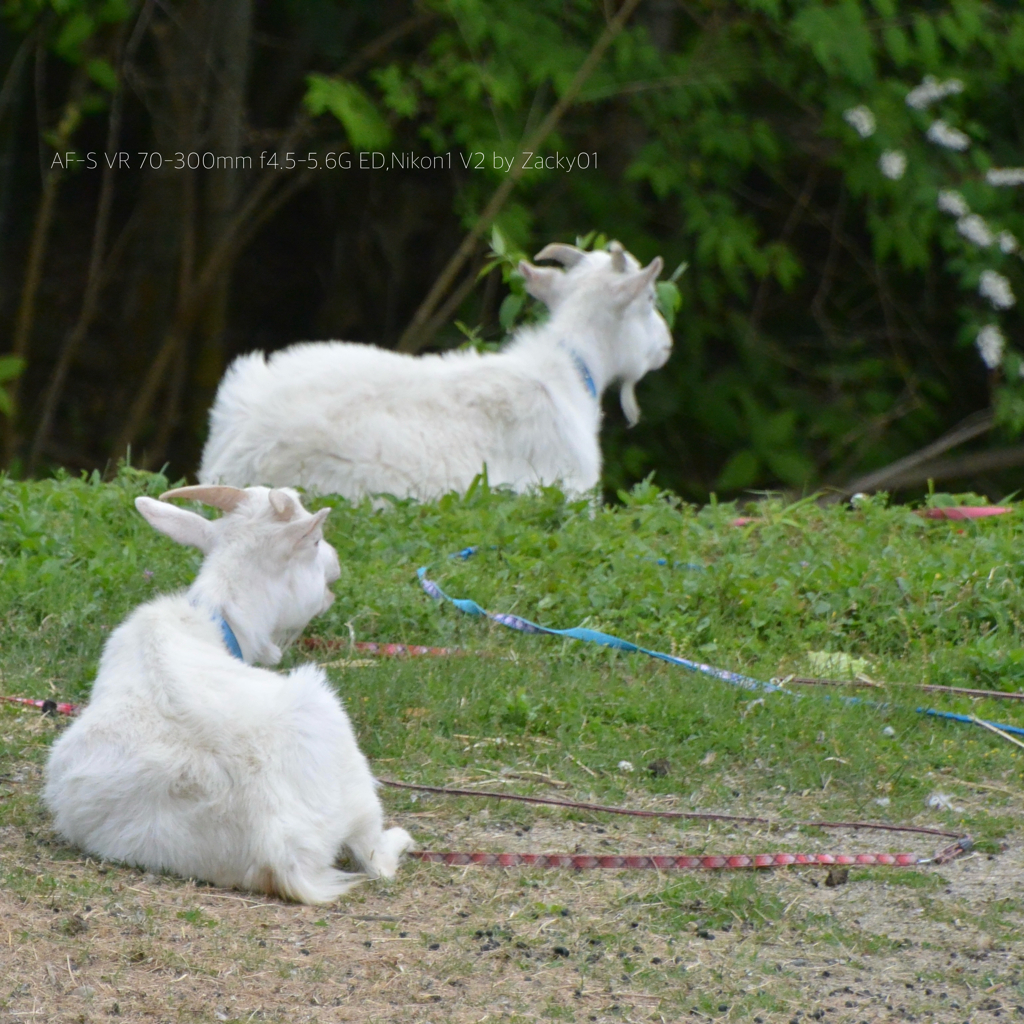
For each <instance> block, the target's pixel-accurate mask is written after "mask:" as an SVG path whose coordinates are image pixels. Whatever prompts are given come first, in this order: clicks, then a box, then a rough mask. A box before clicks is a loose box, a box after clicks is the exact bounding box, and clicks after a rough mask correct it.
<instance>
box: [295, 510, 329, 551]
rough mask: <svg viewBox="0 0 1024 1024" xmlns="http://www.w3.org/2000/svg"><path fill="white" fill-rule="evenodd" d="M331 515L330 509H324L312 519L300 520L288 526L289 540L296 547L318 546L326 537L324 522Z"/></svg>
mask: <svg viewBox="0 0 1024 1024" xmlns="http://www.w3.org/2000/svg"><path fill="white" fill-rule="evenodd" d="M330 514H331V510H330V509H329V508H322V509H320V511H319V512H315V513H314V514H313V518H312V519H300V520H298V521H297V522H294V523H290V524H289V525H288V538H289V540H291V542H292V543H293V544H294V545H295V547H297V548H298V547H302V546H304V545H312V544H316V542H317V541H318V540H320V539H321V537H323V535H324V530H323V527H324V520H325V519H326V518H327V517H328V516H329V515H330Z"/></svg>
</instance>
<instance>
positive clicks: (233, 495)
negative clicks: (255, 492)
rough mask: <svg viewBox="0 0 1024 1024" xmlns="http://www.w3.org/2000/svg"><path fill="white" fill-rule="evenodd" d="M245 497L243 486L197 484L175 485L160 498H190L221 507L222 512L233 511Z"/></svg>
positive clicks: (166, 499) (164, 499) (162, 499)
mask: <svg viewBox="0 0 1024 1024" xmlns="http://www.w3.org/2000/svg"><path fill="white" fill-rule="evenodd" d="M244 497H245V491H244V490H242V488H241V487H228V486H226V485H224V484H195V485H194V486H192V487H175V488H174V489H173V490H170V491H164V493H163V494H161V495H160V500H161V501H168V500H169V499H170V498H190V499H191V500H192V501H201V502H202V503H203V504H204V505H212V506H213V507H214V508H219V509H220V510H221V511H222V512H231V511H232V510H233V509H236V508H237V507H238V505H239V503H240V502H241V501H242V499H243V498H244Z"/></svg>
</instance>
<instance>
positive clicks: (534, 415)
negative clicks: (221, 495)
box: [200, 342, 600, 499]
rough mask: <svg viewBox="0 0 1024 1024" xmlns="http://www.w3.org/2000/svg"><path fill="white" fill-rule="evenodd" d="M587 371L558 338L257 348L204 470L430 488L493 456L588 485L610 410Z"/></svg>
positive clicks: (525, 472) (214, 475) (236, 480)
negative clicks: (441, 349) (587, 385)
mask: <svg viewBox="0 0 1024 1024" xmlns="http://www.w3.org/2000/svg"><path fill="white" fill-rule="evenodd" d="M573 372H574V371H573V369H572V367H571V365H570V364H569V363H568V361H567V357H566V356H565V353H564V352H560V351H558V350H556V349H554V347H553V346H548V347H547V348H539V347H534V348H532V349H531V348H530V346H529V345H520V346H513V347H511V348H510V349H506V350H505V351H503V352H501V353H496V354H488V355H478V354H477V353H476V352H458V353H449V354H445V355H442V356H438V355H426V356H415V357H414V356H408V355H404V354H400V353H396V352H390V351H387V350H384V349H379V348H375V347H373V346H370V345H360V344H353V343H347V342H321V343H307V344H301V345H295V346H292V347H291V348H288V349H285V350H283V351H281V352H278V353H275V354H274V355H272V356H271V357H270V359H269V360H268V359H266V358H265V357H264V356H263V355H262V354H260V353H254V354H252V355H248V356H243V357H241V358H240V359H238V360H236V362H235V363H234V364H233V365H232V367H231V368H230V369H229V371H228V373H227V375H226V376H225V378H224V380H223V382H222V384H221V387H220V390H219V391H218V394H217V398H216V401H215V403H214V407H213V410H212V411H211V418H210V440H209V442H208V444H207V447H206V450H205V452H204V455H203V462H202V467H201V469H200V479H201V480H203V481H205V482H219V483H230V484H235V485H237V486H242V485H244V484H248V483H254V482H259V483H266V484H269V485H271V486H284V485H288V484H290V485H296V484H297V485H300V486H303V487H306V488H308V489H311V490H315V491H319V492H321V493H327V492H333V493H339V494H342V495H344V496H346V497H349V498H353V499H358V498H360V497H362V496H364V495H366V494H378V493H389V494H395V495H399V496H407V495H411V496H414V497H419V498H423V499H428V498H433V497H436V496H438V495H440V494H442V493H445V492H447V491H449V490H465V488H466V487H468V485H469V483H470V482H471V481H472V479H473V477H474V476H475V475H476V474H477V473H479V472H480V470H481V468H482V467H483V466H484V465H485V464H486V466H487V470H488V474H489V477H490V479H491V481H492V482H493V483H495V484H502V483H504V484H511V485H512V486H513V487H515V488H517V489H523V488H525V487H526V486H528V485H529V484H531V483H538V482H541V483H554V482H556V481H558V480H561V481H562V482H563V484H564V485H566V486H567V487H568V488H569V489H572V490H584V489H586V488H588V487H590V486H592V485H593V483H594V482H596V479H597V475H598V473H599V468H600V455H599V451H598V448H597V441H596V432H597V428H598V425H599V418H600V410H599V409H598V408H597V406H596V403H593V402H592V401H590V400H588V398H587V396H586V395H585V394H584V393H583V392H582V389H581V387H580V385H579V383H578V381H577V380H576V379H575V378H574V377H573ZM576 392H578V394H576Z"/></svg>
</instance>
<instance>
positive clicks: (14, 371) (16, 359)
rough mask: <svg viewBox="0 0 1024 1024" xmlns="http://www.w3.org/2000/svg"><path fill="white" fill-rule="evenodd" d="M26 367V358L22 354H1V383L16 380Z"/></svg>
mask: <svg viewBox="0 0 1024 1024" xmlns="http://www.w3.org/2000/svg"><path fill="white" fill-rule="evenodd" d="M24 369H25V360H24V359H22V358H21V357H20V356H0V384H2V383H3V382H4V381H5V380H14V378H15V377H17V376H18V375H19V374H20V373H21V372H22V370H24Z"/></svg>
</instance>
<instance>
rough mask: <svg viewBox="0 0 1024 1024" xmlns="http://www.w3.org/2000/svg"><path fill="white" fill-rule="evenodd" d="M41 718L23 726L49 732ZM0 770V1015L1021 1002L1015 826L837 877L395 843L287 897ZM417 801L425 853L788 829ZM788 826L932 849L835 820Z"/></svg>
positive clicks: (923, 1016)
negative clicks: (77, 830)
mask: <svg viewBox="0 0 1024 1024" xmlns="http://www.w3.org/2000/svg"><path fill="white" fill-rule="evenodd" d="M21 720H22V719H21V718H20V717H19V719H18V721H19V722H20V721H21ZM26 721H28V720H27V719H26ZM35 721H37V720H32V721H28V724H26V725H25V726H24V728H26V729H28V730H32V731H35V730H37V729H39V728H44V726H41V725H36V724H33V723H34V722H35ZM9 725H10V727H11V728H14V727H16V726H15V725H13V724H11V723H9V722H5V729H6V728H8V726H9ZM2 774H3V776H4V780H5V781H3V782H2V783H0V799H6V800H12V801H13V800H23V799H27V803H26V805H25V806H26V807H27V808H28V810H27V811H26V812H25V813H24V814H22V815H21V816H20V819H19V823H18V824H9V825H7V826H5V827H4V828H2V829H0V869H2V877H3V878H4V879H5V880H6V881H5V884H4V886H3V887H2V888H0V1024H15V1022H19V1024H20V1022H25V1021H41V1022H51V1021H52V1022H61V1024H63V1022H77V1024H85V1022H99V1021H106V1020H113V1019H120V1020H125V1021H147V1022H149V1021H157V1022H164V1021H168V1022H170V1021H175V1022H177V1021H287V1022H307V1021H309V1022H312V1021H319V1022H332V1021H367V1022H370V1021H378V1022H382V1024H383V1022H395V1024H398V1022H402V1024H406V1022H412V1024H419V1022H423V1024H427V1022H429V1024H442V1022H449V1021H450V1022H459V1024H463V1022H465V1024H470V1022H473V1024H484V1022H490V1021H493V1022H498V1021H502V1022H505V1021H507V1022H516V1021H534V1020H568V1021H581V1022H587V1021H599V1022H602V1021H609V1022H611V1021H614V1022H627V1021H635V1022H640V1021H662V1022H668V1021H680V1020H692V1021H707V1020H751V1021H755V1022H758V1024H768V1022H772V1024H775V1022H792V1021H797V1022H800V1024H807V1022H809V1021H811V1020H825V1021H828V1022H830V1024H838V1022H852V1024H855V1022H861V1021H867V1022H875V1021H928V1022H931V1021H941V1022H947V1021H948V1022H961V1021H970V1022H972V1024H973V1022H978V1024H981V1022H988V1021H993V1022H995V1021H999V1022H1004V1021H1009V1020H1015V1019H1021V1020H1024V937H1022V931H1021V926H1022V923H1024V921H1022V918H1024V840H1022V837H1021V835H1015V836H1014V837H1012V839H1011V841H1010V842H1009V843H1008V845H1007V848H1006V849H1005V850H1004V851H1003V852H1002V853H1000V854H998V855H990V854H983V853H973V854H970V855H968V856H966V857H963V858H961V859H960V860H958V861H956V862H954V863H952V864H949V865H945V866H942V867H924V868H916V869H915V868H910V869H885V868H880V869H870V870H854V871H853V872H852V873H851V875H850V878H849V881H848V882H847V883H846V884H843V885H839V886H836V887H828V886H827V885H825V884H824V882H825V869H790V870H785V871H777V872H772V873H767V872H761V873H758V874H757V875H756V876H752V875H750V874H747V873H745V872H721V871H717V872H699V873H698V872H689V873H679V874H675V875H673V876H671V877H670V876H669V875H667V874H665V875H660V874H658V873H657V872H653V871H650V872H639V871H636V872H628V871H585V872H572V871H560V870H548V871H539V870H520V869H516V870H509V871H503V870H499V869H491V868H447V867H443V866H437V865H424V864H420V863H416V862H410V863H407V864H406V865H405V866H404V867H403V869H402V870H401V872H400V874H399V877H398V879H397V880H396V881H395V882H393V883H391V884H381V883H369V884H367V885H365V886H363V887H361V888H360V889H358V890H356V892H355V894H354V895H353V896H351V897H350V898H348V899H347V900H345V901H344V902H342V903H339V904H338V905H336V906H332V907H301V906H295V905H289V904H284V903H281V902H279V901H276V900H271V899H266V898H263V897H260V896H252V895H249V894H242V893H238V892H228V891H223V890H218V889H214V888H210V887H208V886H205V885H202V884H198V885H197V884H196V883H195V882H191V881H183V880H181V879H176V878H172V877H165V876H161V877H156V876H153V875H148V874H144V873H142V872H139V871H136V870H133V869H129V868H124V867H121V866H117V865H111V864H97V863H95V862H93V861H91V860H89V859H87V858H85V857H84V856H82V855H81V854H80V853H78V852H77V851H74V850H71V849H69V848H67V847H65V846H63V845H62V844H61V843H60V842H59V841H58V840H57V839H56V837H55V836H54V835H53V833H52V832H51V830H50V828H49V825H48V822H47V819H46V817H45V814H44V813H43V811H42V810H41V809H40V808H38V805H37V804H36V803H34V802H33V800H34V797H33V794H35V793H37V792H38V789H39V786H40V772H39V768H38V766H37V764H36V763H35V762H34V761H32V760H26V761H25V763H23V764H17V765H4V766H3V768H2ZM965 794H966V791H965ZM386 796H387V794H385V797H386ZM1008 799H1010V800H1011V804H1012V805H1013V806H1016V807H1019V801H1018V800H1015V799H1013V798H1008V797H1007V796H1006V795H1000V794H999V793H997V792H982V791H980V790H975V791H973V793H972V794H971V795H969V796H968V795H965V796H964V797H963V801H964V802H965V801H967V800H971V801H977V802H980V803H981V804H984V803H985V802H986V801H992V802H993V806H995V807H998V808H999V809H1000V810H999V812H1000V813H1003V814H1005V813H1006V812H1007V800H1008ZM417 806H419V807H424V808H426V809H424V810H420V811H417V812H416V813H414V814H405V815H398V816H397V817H396V821H397V823H399V824H402V825H404V826H405V827H406V828H408V829H409V830H410V831H412V832H413V834H414V835H416V837H417V839H418V840H419V842H420V843H421V845H422V846H423V847H425V848H431V849H463V850H464V849H486V850H519V851H527V850H533V851H541V852H577V851H578V852H594V853H600V852H611V851H613V850H614V851H616V852H618V851H621V852H639V851H645V852H651V851H660V852H672V851H675V852H683V851H684V850H685V851H687V852H693V851H696V850H702V849H704V850H707V851H709V852H710V851H712V850H713V851H715V852H764V851H766V850H771V849H778V848H780V846H783V845H788V846H789V848H792V843H793V841H794V837H792V836H785V835H779V834H778V833H776V834H773V835H766V834H761V835H760V836H754V835H752V834H749V833H744V832H740V831H736V830H732V831H730V830H722V829H719V830H718V831H717V832H714V833H709V832H708V831H700V830H698V829H696V828H693V827H690V828H688V829H686V830H683V829H681V828H678V827H677V826H675V825H674V824H655V825H653V826H652V825H651V824H649V823H648V822H646V821H640V822H637V821H635V820H631V819H620V820H615V821H612V822H609V821H607V820H601V821H600V822H598V821H597V820H596V819H594V820H591V821H580V820H568V819H566V818H564V817H560V816H559V815H557V814H552V815H548V814H546V813H544V814H540V813H538V814H533V813H531V814H530V815H526V814H525V812H519V811H517V810H509V809H508V807H507V806H504V805H502V806H501V807H500V809H499V807H498V806H497V805H496V806H495V807H494V808H491V809H487V808H485V809H482V810H481V809H480V807H479V805H478V804H474V805H473V806H470V805H468V804H460V805H458V807H462V808H463V810H462V811H461V812H460V811H459V809H458V807H456V806H452V805H450V804H446V803H444V802H443V800H442V798H430V799H429V800H426V801H421V802H420V803H419V804H418V805H417ZM879 839H881V841H879ZM786 840H789V841H790V842H789V843H788V844H787V843H785V841H786ZM799 845H801V846H802V847H803V848H806V849H810V848H814V847H815V846H817V847H818V848H819V849H822V850H824V849H829V850H833V851H834V850H839V849H842V850H846V851H850V850H852V851H854V852H855V851H857V850H876V849H896V848H897V846H901V845H902V846H903V848H905V849H908V850H911V851H914V852H919V853H922V854H927V853H930V852H933V851H934V849H935V848H936V846H938V845H942V844H941V841H939V842H938V843H936V844H933V843H932V842H931V840H930V838H929V837H916V838H915V837H910V842H904V841H902V840H899V841H897V843H895V844H894V843H892V842H890V837H887V836H881V837H879V836H877V835H874V836H865V835H864V834H860V835H855V836H851V835H842V834H841V835H839V836H830V837H827V839H824V840H821V841H812V842H808V841H803V840H801V841H800V842H799Z"/></svg>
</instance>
